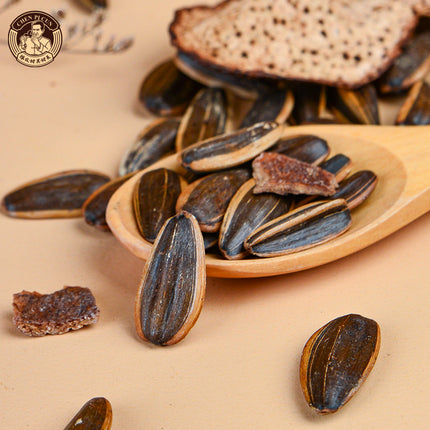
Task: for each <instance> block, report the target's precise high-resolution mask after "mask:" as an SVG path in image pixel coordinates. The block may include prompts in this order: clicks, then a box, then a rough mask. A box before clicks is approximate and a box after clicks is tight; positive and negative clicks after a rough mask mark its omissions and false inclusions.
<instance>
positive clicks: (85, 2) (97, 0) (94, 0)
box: [78, 0, 108, 12]
mask: <svg viewBox="0 0 430 430" xmlns="http://www.w3.org/2000/svg"><path fill="white" fill-rule="evenodd" d="M78 3H79V4H80V5H81V6H83V7H84V8H85V9H87V10H88V11H90V12H94V11H96V10H98V9H106V8H107V7H108V2H107V0H78Z"/></svg>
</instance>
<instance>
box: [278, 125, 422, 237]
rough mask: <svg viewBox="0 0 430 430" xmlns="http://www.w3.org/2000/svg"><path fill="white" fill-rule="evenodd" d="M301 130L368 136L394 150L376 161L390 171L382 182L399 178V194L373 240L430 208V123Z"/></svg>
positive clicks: (375, 224)
mask: <svg viewBox="0 0 430 430" xmlns="http://www.w3.org/2000/svg"><path fill="white" fill-rule="evenodd" d="M288 128H289V127H287V128H286V133H287V132H288ZM300 132H301V133H303V132H305V133H312V134H318V133H323V132H324V133H327V132H328V133H333V134H339V135H342V136H350V137H351V138H352V140H353V139H355V138H359V139H364V140H367V141H369V142H372V143H373V144H376V145H378V146H379V147H383V148H384V149H385V150H386V151H387V152H389V153H390V154H388V155H390V156H391V157H387V159H385V157H384V154H383V153H381V154H378V155H377V156H378V157H380V159H378V160H376V162H377V163H378V164H379V165H381V166H383V169H382V170H383V171H386V172H387V174H386V177H384V176H383V177H380V182H381V183H382V182H383V181H384V180H385V181H390V182H392V181H397V182H398V187H399V190H398V192H399V196H398V198H397V199H396V201H395V202H394V203H392V204H391V203H390V204H389V205H387V206H386V207H385V210H384V214H383V215H382V216H381V217H379V218H378V220H377V222H373V223H371V224H370V225H369V228H370V229H374V233H373V234H375V235H376V236H378V238H375V237H372V238H371V239H370V240H371V242H374V241H376V240H379V239H380V238H382V237H385V236H387V235H388V234H390V233H392V232H394V231H396V230H398V229H400V228H401V227H403V226H405V225H407V224H408V223H410V222H412V221H413V220H415V219H417V218H418V217H420V216H421V215H423V214H425V213H426V212H428V211H430V126H372V125H369V126H367V125H366V126H362V125H335V126H332V125H330V126H321V125H320V126H309V127H307V128H306V131H304V128H303V126H302V127H301V129H300ZM363 155H364V154H363ZM392 156H394V160H395V161H397V163H392V160H390V159H389V158H391V159H393V157H392ZM371 157H374V155H373V154H372V155H371ZM365 158H366V156H365V155H364V159H365ZM372 161H373V162H375V160H372ZM387 164H388V165H387ZM371 236H372V235H371ZM375 239H376V240H375Z"/></svg>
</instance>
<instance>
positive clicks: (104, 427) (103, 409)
mask: <svg viewBox="0 0 430 430" xmlns="http://www.w3.org/2000/svg"><path fill="white" fill-rule="evenodd" d="M111 426H112V406H111V404H110V402H109V400H108V399H105V398H104V397H94V398H93V399H91V400H88V402H87V403H85V405H84V406H82V408H81V409H80V410H79V412H78V413H77V414H76V415H75V416H74V417H73V418H72V421H70V423H69V424H67V426H66V427H65V429H64V430H110V428H111Z"/></svg>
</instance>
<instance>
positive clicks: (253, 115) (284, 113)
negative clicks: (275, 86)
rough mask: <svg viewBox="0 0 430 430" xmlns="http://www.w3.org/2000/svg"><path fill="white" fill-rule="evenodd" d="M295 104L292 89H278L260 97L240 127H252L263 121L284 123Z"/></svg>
mask: <svg viewBox="0 0 430 430" xmlns="http://www.w3.org/2000/svg"><path fill="white" fill-rule="evenodd" d="M293 105H294V96H293V93H292V92H291V91H290V90H278V91H272V92H270V93H267V94H264V95H262V96H260V97H258V98H257V99H256V100H255V101H254V103H253V104H252V106H251V107H250V109H249V110H248V113H247V114H246V116H245V118H244V119H243V121H242V123H241V124H240V126H239V128H245V127H250V126H251V125H253V124H256V123H258V122H262V121H276V122H277V123H278V124H282V123H284V122H285V121H286V120H287V118H288V117H289V115H290V113H291V111H292V109H293Z"/></svg>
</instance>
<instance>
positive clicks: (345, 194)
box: [330, 170, 377, 210]
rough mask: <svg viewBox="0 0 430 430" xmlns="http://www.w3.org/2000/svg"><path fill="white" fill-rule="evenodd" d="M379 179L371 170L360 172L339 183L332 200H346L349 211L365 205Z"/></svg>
mask: <svg viewBox="0 0 430 430" xmlns="http://www.w3.org/2000/svg"><path fill="white" fill-rule="evenodd" d="M376 182H377V177H376V175H375V174H374V173H373V172H371V171H370V170H360V171H359V172H356V173H354V174H353V175H351V176H350V177H348V178H346V179H344V180H343V181H342V182H340V183H339V188H338V189H337V190H336V192H335V193H334V194H333V195H332V196H330V198H331V199H344V200H345V201H346V203H347V205H348V208H349V210H352V209H354V208H356V207H357V206H358V205H359V204H361V203H363V202H364V200H366V199H367V198H368V197H369V195H370V194H371V193H372V191H373V190H374V189H375V187H376Z"/></svg>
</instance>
